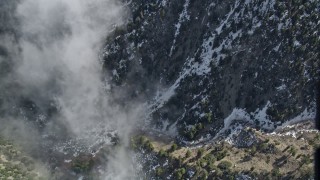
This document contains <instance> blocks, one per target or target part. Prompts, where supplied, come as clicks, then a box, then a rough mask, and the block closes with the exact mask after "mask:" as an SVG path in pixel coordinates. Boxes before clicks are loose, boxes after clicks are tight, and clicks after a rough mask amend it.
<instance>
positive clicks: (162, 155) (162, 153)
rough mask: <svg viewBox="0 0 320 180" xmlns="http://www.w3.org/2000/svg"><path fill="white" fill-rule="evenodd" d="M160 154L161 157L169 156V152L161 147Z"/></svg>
mask: <svg viewBox="0 0 320 180" xmlns="http://www.w3.org/2000/svg"><path fill="white" fill-rule="evenodd" d="M158 154H159V156H160V157H167V156H168V153H167V152H166V151H165V150H163V149H160V151H159V153H158Z"/></svg>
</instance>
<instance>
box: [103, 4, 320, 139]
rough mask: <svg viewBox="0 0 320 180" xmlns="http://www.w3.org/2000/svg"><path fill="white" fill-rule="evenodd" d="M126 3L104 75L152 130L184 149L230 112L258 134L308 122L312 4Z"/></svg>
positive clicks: (313, 59)
mask: <svg viewBox="0 0 320 180" xmlns="http://www.w3.org/2000/svg"><path fill="white" fill-rule="evenodd" d="M130 2H131V3H130V4H129V6H130V10H131V11H132V19H131V20H130V22H129V23H128V24H127V25H126V26H123V27H119V28H117V29H116V30H115V32H114V37H115V38H110V40H109V41H108V43H107V44H106V48H105V51H106V52H105V54H104V60H105V61H104V65H105V67H106V69H107V70H108V71H107V72H108V74H109V75H110V76H112V79H113V81H114V82H115V83H116V87H115V88H114V89H115V90H117V89H118V88H117V87H118V86H120V87H127V88H124V89H126V90H128V92H127V95H128V96H125V97H121V98H123V99H126V98H129V97H130V98H132V97H136V98H138V99H139V98H141V97H148V98H147V99H149V108H150V114H149V116H148V117H147V118H146V121H147V122H149V121H150V122H151V124H150V125H151V126H154V127H156V128H158V129H162V130H164V131H167V132H166V133H172V134H173V135H177V134H179V135H180V136H183V137H184V138H185V139H186V140H193V139H198V138H200V137H201V136H207V135H210V136H214V135H215V134H216V133H218V132H219V131H220V130H221V129H222V128H223V127H225V124H224V123H225V121H226V118H227V117H228V116H229V117H230V116H232V115H234V113H237V112H239V111H240V112H241V113H245V117H238V118H239V119H232V120H245V121H249V122H250V123H252V124H255V125H256V126H257V127H259V128H262V129H264V130H274V129H275V128H276V127H277V126H279V125H281V124H283V123H284V122H286V121H288V120H291V119H293V118H294V117H296V116H298V115H300V114H301V113H303V112H304V115H306V116H307V117H304V119H307V118H310V117H314V114H312V113H313V112H315V110H314V108H315V83H316V81H317V79H318V74H319V61H318V59H319V52H318V51H317V49H319V31H318V29H319V15H318V12H319V2H318V1H301V0H294V1H275V0H243V1H241V0H235V1H234V0H232V1H194V0H185V1H166V0H163V1H151V0H150V1H139V0H133V1H130ZM237 114H239V113H237ZM232 118H234V117H232ZM197 123H201V124H202V125H203V126H204V127H205V128H203V129H202V130H201V131H198V130H193V128H194V127H195V125H196V124H197ZM177 132H178V133H177Z"/></svg>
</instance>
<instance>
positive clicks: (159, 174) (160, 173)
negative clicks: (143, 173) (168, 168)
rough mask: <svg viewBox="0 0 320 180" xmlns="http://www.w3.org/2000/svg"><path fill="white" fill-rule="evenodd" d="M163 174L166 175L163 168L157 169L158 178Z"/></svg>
mask: <svg viewBox="0 0 320 180" xmlns="http://www.w3.org/2000/svg"><path fill="white" fill-rule="evenodd" d="M163 173H164V170H163V168H162V167H157V169H156V176H158V177H159V176H162V175H163Z"/></svg>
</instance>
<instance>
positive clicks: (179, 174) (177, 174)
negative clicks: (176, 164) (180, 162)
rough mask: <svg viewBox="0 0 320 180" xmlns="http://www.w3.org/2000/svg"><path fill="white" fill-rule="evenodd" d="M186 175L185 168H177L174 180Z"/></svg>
mask: <svg viewBox="0 0 320 180" xmlns="http://www.w3.org/2000/svg"><path fill="white" fill-rule="evenodd" d="M185 173H186V169H185V168H179V169H178V170H176V172H175V177H176V179H182V178H183V175H184V174H185Z"/></svg>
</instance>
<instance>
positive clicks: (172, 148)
mask: <svg viewBox="0 0 320 180" xmlns="http://www.w3.org/2000/svg"><path fill="white" fill-rule="evenodd" d="M177 149H178V145H177V144H176V143H173V144H172V146H171V148H170V151H172V152H173V151H175V150H177Z"/></svg>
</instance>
